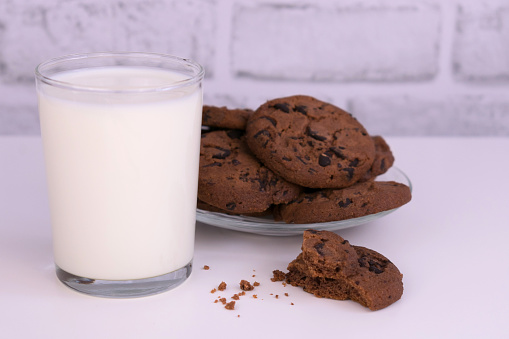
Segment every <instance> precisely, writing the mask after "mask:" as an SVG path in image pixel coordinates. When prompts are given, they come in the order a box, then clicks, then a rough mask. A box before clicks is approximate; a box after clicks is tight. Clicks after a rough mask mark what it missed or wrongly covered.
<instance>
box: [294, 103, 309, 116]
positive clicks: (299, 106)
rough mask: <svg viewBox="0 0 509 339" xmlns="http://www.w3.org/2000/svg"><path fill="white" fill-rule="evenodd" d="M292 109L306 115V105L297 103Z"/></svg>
mask: <svg viewBox="0 0 509 339" xmlns="http://www.w3.org/2000/svg"><path fill="white" fill-rule="evenodd" d="M293 110H294V111H296V112H299V113H302V114H304V115H307V114H308V112H307V107H306V106H304V105H298V106H295V107H294V108H293Z"/></svg>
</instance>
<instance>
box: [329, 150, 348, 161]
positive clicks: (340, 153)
mask: <svg viewBox="0 0 509 339" xmlns="http://www.w3.org/2000/svg"><path fill="white" fill-rule="evenodd" d="M341 149H344V147H330V148H329V151H331V152H332V153H334V154H335V155H336V156H337V157H338V158H340V159H343V160H344V159H346V157H345V155H344V154H343V152H341Z"/></svg>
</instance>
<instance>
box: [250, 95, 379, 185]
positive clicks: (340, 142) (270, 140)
mask: <svg viewBox="0 0 509 339" xmlns="http://www.w3.org/2000/svg"><path fill="white" fill-rule="evenodd" d="M246 141H247V143H248V145H249V147H250V149H251V150H252V151H253V153H254V154H255V155H256V157H258V158H259V159H260V160H261V161H262V162H263V163H264V164H265V165H266V166H267V167H269V168H270V169H271V170H273V171H274V172H275V173H277V174H278V175H280V176H281V177H283V178H285V179H286V180H288V181H290V182H293V183H296V184H298V185H301V186H304V187H311V188H341V187H347V186H350V185H352V184H353V183H355V182H357V181H358V180H359V179H361V178H362V177H363V176H364V175H365V174H366V172H367V171H368V170H369V169H370V168H371V166H372V164H373V161H374V159H375V145H374V143H373V140H372V139H371V137H370V136H369V134H368V132H367V131H366V129H365V128H364V127H363V126H362V125H361V124H360V123H359V122H358V121H357V120H356V119H355V118H353V117H352V116H351V114H349V113H347V112H345V111H343V110H342V109H340V108H338V107H336V106H333V105H331V104H329V103H325V102H322V101H320V100H317V99H315V98H313V97H309V96H303V95H297V96H291V97H286V98H280V99H274V100H271V101H268V102H266V103H265V104H263V105H262V106H260V107H259V108H258V109H257V110H256V111H255V112H254V113H253V114H251V115H250V117H249V119H248V122H247V126H246Z"/></svg>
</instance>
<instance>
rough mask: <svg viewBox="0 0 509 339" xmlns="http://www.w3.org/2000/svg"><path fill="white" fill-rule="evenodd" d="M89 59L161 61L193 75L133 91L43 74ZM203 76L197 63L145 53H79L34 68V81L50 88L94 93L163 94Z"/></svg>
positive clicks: (190, 83) (199, 79) (159, 54)
mask: <svg viewBox="0 0 509 339" xmlns="http://www.w3.org/2000/svg"><path fill="white" fill-rule="evenodd" d="M90 58H131V59H133V60H134V59H139V60H141V59H143V58H145V59H152V60H157V59H159V60H161V61H164V60H165V61H170V62H174V63H176V64H181V65H183V66H188V67H191V68H192V69H193V71H194V75H189V78H187V79H184V80H180V81H172V82H169V83H168V84H163V85H158V86H148V87H142V88H133V89H131V88H130V89H121V90H118V89H110V88H106V87H101V86H83V85H78V84H73V83H70V82H66V81H60V80H56V79H54V78H52V77H51V75H47V74H45V69H47V68H48V67H50V66H55V65H57V64H59V63H63V62H66V61H78V60H85V59H90ZM84 68H86V67H84ZM204 75H205V70H204V68H203V66H201V65H200V64H199V63H197V62H195V61H193V60H191V59H186V58H181V57H177V56H174V55H170V54H162V53H146V52H96V53H81V54H68V55H63V56H60V57H56V58H52V59H49V60H46V61H44V62H41V63H40V64H39V65H37V67H36V68H35V76H36V80H38V81H40V82H42V83H45V84H47V85H50V86H55V87H59V88H64V89H72V90H77V91H84V92H96V93H145V92H163V91H170V90H174V89H178V88H182V87H187V86H191V85H193V84H196V83H199V82H201V81H202V80H203V77H204Z"/></svg>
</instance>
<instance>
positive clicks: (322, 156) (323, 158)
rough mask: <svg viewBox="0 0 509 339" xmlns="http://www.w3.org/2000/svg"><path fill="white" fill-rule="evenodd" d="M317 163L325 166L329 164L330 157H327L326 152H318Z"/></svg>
mask: <svg viewBox="0 0 509 339" xmlns="http://www.w3.org/2000/svg"><path fill="white" fill-rule="evenodd" d="M318 164H319V165H320V166H322V167H327V166H329V165H330V164H331V158H330V157H329V155H328V154H327V152H326V153H322V154H320V156H319V157H318Z"/></svg>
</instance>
